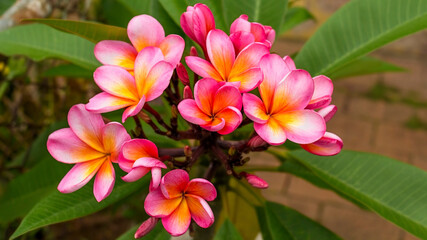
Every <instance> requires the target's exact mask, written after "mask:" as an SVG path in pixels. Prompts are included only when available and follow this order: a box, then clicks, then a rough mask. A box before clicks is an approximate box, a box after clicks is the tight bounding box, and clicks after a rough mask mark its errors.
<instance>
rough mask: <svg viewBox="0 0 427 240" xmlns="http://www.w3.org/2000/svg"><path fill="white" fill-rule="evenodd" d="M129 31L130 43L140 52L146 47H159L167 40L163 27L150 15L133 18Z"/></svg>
mask: <svg viewBox="0 0 427 240" xmlns="http://www.w3.org/2000/svg"><path fill="white" fill-rule="evenodd" d="M127 31H128V36H129V39H130V41H131V42H132V44H133V46H134V47H135V48H136V50H137V51H138V52H140V51H141V50H142V49H143V48H145V47H149V46H154V47H157V46H159V44H160V43H161V41H162V40H163V39H164V38H165V31H164V30H163V27H162V25H161V24H160V23H159V22H158V21H157V20H156V19H155V18H153V17H152V16H149V15H139V16H136V17H134V18H132V19H131V20H130V22H129V24H128V27H127Z"/></svg>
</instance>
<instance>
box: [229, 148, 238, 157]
mask: <svg viewBox="0 0 427 240" xmlns="http://www.w3.org/2000/svg"><path fill="white" fill-rule="evenodd" d="M235 153H236V148H235V147H230V148H229V149H228V155H230V156H233V155H234V154H235Z"/></svg>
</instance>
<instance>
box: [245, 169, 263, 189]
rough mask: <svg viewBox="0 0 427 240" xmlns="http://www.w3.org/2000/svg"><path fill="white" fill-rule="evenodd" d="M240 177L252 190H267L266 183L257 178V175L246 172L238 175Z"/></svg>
mask: <svg viewBox="0 0 427 240" xmlns="http://www.w3.org/2000/svg"><path fill="white" fill-rule="evenodd" d="M240 175H242V176H243V177H244V178H246V180H247V181H248V183H249V184H250V185H252V187H254V188H260V189H265V188H268V183H267V182H266V181H265V180H264V179H262V178H260V177H258V176H257V175H254V174H249V173H247V172H242V173H240Z"/></svg>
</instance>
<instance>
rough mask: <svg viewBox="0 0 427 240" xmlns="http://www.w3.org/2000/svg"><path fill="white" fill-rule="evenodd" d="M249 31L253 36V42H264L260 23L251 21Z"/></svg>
mask: <svg viewBox="0 0 427 240" xmlns="http://www.w3.org/2000/svg"><path fill="white" fill-rule="evenodd" d="M251 33H252V34H253V35H254V37H255V42H264V41H265V40H266V35H265V30H264V26H263V25H262V24H260V23H256V22H253V23H251Z"/></svg>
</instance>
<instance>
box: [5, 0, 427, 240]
mask: <svg viewBox="0 0 427 240" xmlns="http://www.w3.org/2000/svg"><path fill="white" fill-rule="evenodd" d="M119 2H120V1H116V0H105V1H100V0H93V1H91V0H69V1H64V0H18V1H16V2H15V0H0V15H2V16H1V17H0V31H3V30H5V29H7V28H9V27H11V26H14V25H18V24H22V23H21V22H20V21H21V20H22V19H25V18H59V19H71V20H96V21H99V22H104V23H107V24H112V25H117V26H123V27H125V26H126V25H127V22H128V21H129V19H130V18H131V17H132V16H133V15H135V14H134V13H132V11H131V10H129V9H126V8H125V7H123V6H121V5H120V4H119ZM346 2H348V1H347V0H297V1H291V3H292V6H293V7H295V8H305V9H306V10H307V11H295V14H300V15H301V17H300V18H299V19H300V21H296V22H292V23H290V24H289V28H288V29H285V30H286V31H284V32H283V33H281V34H278V37H277V38H276V42H275V44H274V45H273V49H272V50H273V52H276V53H278V54H280V55H281V56H284V55H292V54H294V53H296V52H298V51H299V49H300V48H301V47H302V45H303V44H304V42H305V41H306V40H307V39H308V38H309V37H310V36H311V35H312V34H313V33H314V32H315V30H316V28H317V27H318V26H320V25H321V24H322V23H323V22H324V21H325V20H326V19H327V18H328V17H329V16H330V15H331V14H332V13H334V12H335V11H336V10H337V9H339V8H340V7H341V6H342V5H344V4H345V3H346ZM371 56H375V57H377V58H379V59H382V60H385V61H386V62H389V63H392V64H394V65H396V66H398V67H400V68H398V67H396V68H395V69H394V70H395V72H393V73H381V74H371V75H364V76H359V77H351V78H342V79H339V80H336V81H335V82H334V83H335V90H334V95H333V102H332V103H333V104H335V105H336V106H337V107H338V112H337V114H336V115H335V117H334V118H333V119H332V120H331V121H329V122H328V131H331V132H334V133H336V134H337V135H339V136H340V137H341V138H342V139H343V141H344V148H345V149H347V150H349V149H350V150H358V151H367V152H374V153H378V154H382V155H386V156H389V157H392V158H395V159H398V160H400V161H404V162H406V163H409V164H413V165H416V166H418V167H420V168H423V169H424V170H427V147H426V144H427V81H425V76H427V31H422V32H419V33H417V34H414V35H411V36H409V37H406V38H403V39H401V40H398V41H395V42H393V43H391V44H389V45H387V46H385V47H383V48H381V49H379V50H377V51H375V52H373V53H372V54H371ZM61 64H63V62H62V61H60V60H45V61H42V62H34V61H31V60H29V59H27V58H25V57H7V56H2V55H0V195H1V193H2V192H3V191H4V186H5V185H6V184H7V183H8V182H10V181H11V179H14V178H15V177H16V176H17V175H19V174H21V173H23V172H26V171H27V170H28V169H29V168H31V167H32V166H33V165H34V163H35V162H36V161H35V160H34V159H35V158H37V155H35V157H32V158H28V157H26V156H28V155H29V154H30V152H32V156H34V152H37V151H39V150H40V148H43V147H45V145H44V144H43V143H41V144H40V143H39V144H36V143H34V144H31V143H32V142H33V141H34V140H35V139H36V138H37V137H38V136H39V135H40V133H42V132H43V131H44V130H45V129H46V128H48V127H51V128H52V126H51V124H52V123H54V122H57V121H60V120H64V119H65V116H66V114H67V112H68V110H69V108H70V107H71V106H72V105H74V104H76V103H80V102H82V103H85V102H87V101H88V99H89V98H90V97H91V96H93V95H94V93H96V92H97V91H98V88H97V87H96V85H95V84H94V82H93V81H91V75H92V73H91V72H86V73H85V72H82V71H83V70H82V69H73V68H70V67H68V68H66V69H61V68H60V67H54V66H59V65H61ZM58 71H59V72H60V74H58ZM77 76H78V77H77ZM82 76H84V77H82ZM333 80H334V79H333ZM58 127H59V126H53V128H58ZM43 151H44V149H43ZM268 157H269V156H268V155H262V154H256V155H254V157H253V158H252V162H253V163H254V164H257V161H262V163H265V162H266V160H265V159H266V158H268ZM270 163H271V165H272V166H274V165H275V164H276V162H275V160H273V159H271V161H270ZM277 164H278V163H277ZM259 175H260V176H262V177H264V178H265V179H266V180H267V181H268V182H269V183H270V187H269V188H268V189H267V190H264V191H263V195H264V196H266V197H267V198H268V199H270V200H272V201H276V202H280V203H284V204H287V205H289V206H291V207H293V208H295V209H297V210H298V211H300V212H302V213H303V214H305V215H307V216H308V217H310V218H312V219H314V220H317V221H319V222H320V223H322V224H323V225H325V226H326V227H328V228H329V229H331V230H332V231H333V232H336V233H337V234H338V235H340V236H342V237H343V238H344V239H350V240H359V239H360V240H362V239H363V240H370V239H372V240H382V239H384V240H410V239H416V238H415V237H413V236H411V235H410V234H409V233H406V232H405V231H403V230H401V229H400V228H398V227H396V226H394V225H393V224H392V223H389V222H387V221H386V220H384V219H382V218H381V217H379V216H378V215H376V214H374V213H372V212H369V211H365V210H362V209H360V208H358V207H357V206H354V205H353V204H352V203H350V202H348V201H346V200H344V199H342V198H341V197H339V196H337V195H336V194H335V193H333V192H330V191H327V190H322V189H319V188H317V187H315V186H313V185H311V184H310V183H308V182H305V181H304V180H302V179H300V178H296V177H292V176H291V175H288V174H283V173H259ZM141 211H143V206H142V201H141V199H138V198H136V199H134V200H131V202H130V204H129V206H127V208H126V209H116V208H114V206H113V207H109V208H107V209H105V210H103V211H101V212H100V213H97V214H94V215H91V216H89V217H86V218H83V219H79V220H74V221H71V222H67V223H63V224H56V225H53V226H50V227H48V228H44V229H42V230H40V231H37V232H35V233H33V235H31V236H27V238H30V239H31V238H34V239H113V238H115V236H118V235H120V234H121V233H122V232H124V231H125V230H127V229H128V228H129V226H132V224H133V223H134V222H135V221H136V222H137V221H138V220H140V217H139V216H138V213H140V212H141ZM111 215H113V217H111ZM135 219H136V220H135ZM18 223H19V221H14V222H12V223H9V224H5V223H0V224H1V225H0V227H1V229H0V230H4V232H5V233H4V234H5V235H3V234H2V235H0V239H2V237H3V236H8V235H9V234H10V233H11V231H13V230H14V229H16V227H17V225H18ZM94 229H96V231H95V230H94ZM0 233H1V231H0Z"/></svg>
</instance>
